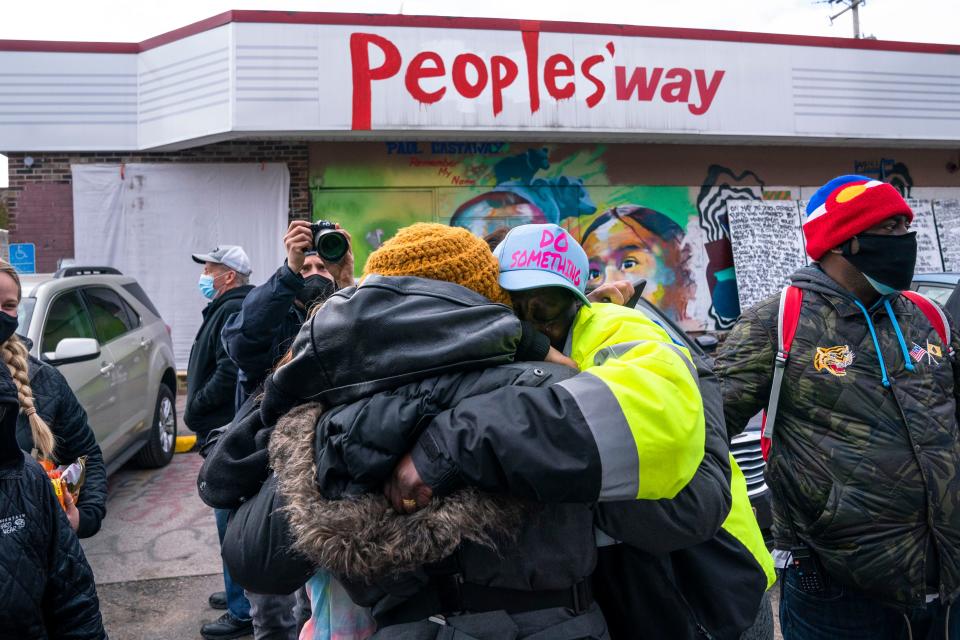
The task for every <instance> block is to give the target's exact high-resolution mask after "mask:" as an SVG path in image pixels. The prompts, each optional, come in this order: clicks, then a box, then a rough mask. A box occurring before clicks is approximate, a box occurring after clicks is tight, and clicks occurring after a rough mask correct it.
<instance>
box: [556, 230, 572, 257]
mask: <svg viewBox="0 0 960 640" xmlns="http://www.w3.org/2000/svg"><path fill="white" fill-rule="evenodd" d="M553 248H554V249H556V250H557V251H559V252H560V253H566V252H567V249H569V248H570V236H568V235H567V234H566V233H561V234H560V235H558V236H557V241H556V242H554V243H553Z"/></svg>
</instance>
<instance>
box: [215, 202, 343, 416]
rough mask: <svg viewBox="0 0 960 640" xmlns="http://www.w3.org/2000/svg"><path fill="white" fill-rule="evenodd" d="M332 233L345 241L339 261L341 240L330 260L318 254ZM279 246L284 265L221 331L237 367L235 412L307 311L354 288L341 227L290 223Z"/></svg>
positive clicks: (246, 301)
mask: <svg viewBox="0 0 960 640" xmlns="http://www.w3.org/2000/svg"><path fill="white" fill-rule="evenodd" d="M331 233H334V234H340V236H341V237H342V238H344V239H345V240H346V253H344V254H342V256H340V257H339V258H336V254H337V253H338V251H337V249H338V248H339V247H338V246H337V245H338V244H340V245H341V247H342V244H343V243H342V242H340V243H337V242H333V243H329V244H330V248H331V249H332V250H333V252H332V253H330V252H327V251H324V252H325V253H327V256H328V258H324V257H322V256H320V255H319V254H318V253H317V251H316V244H317V242H316V241H320V243H321V245H323V243H324V240H325V239H327V238H328V237H329V236H330V234H331ZM315 237H316V241H315ZM321 238H322V239H323V240H321ZM283 244H284V246H285V247H286V249H287V260H286V263H285V264H284V265H283V266H281V267H280V268H279V269H278V270H277V272H276V273H275V274H273V276H271V278H270V279H269V280H267V282H265V283H264V284H262V285H260V286H259V287H256V288H255V289H254V290H253V291H251V292H250V293H249V295H248V296H247V297H246V299H245V300H244V301H243V306H242V307H241V310H240V312H239V313H237V314H234V315H233V316H232V317H231V318H230V319H229V320H228V321H227V324H226V325H225V326H224V328H223V334H222V339H223V344H224V346H225V347H226V349H227V354H228V355H229V356H230V359H231V360H233V362H234V363H236V365H237V367H239V369H240V384H239V385H238V388H237V408H239V407H240V405H241V404H243V401H244V400H245V399H246V398H247V396H248V395H250V394H251V393H252V392H253V391H254V390H255V389H256V388H257V387H258V386H259V385H260V383H261V382H263V379H264V378H265V377H266V375H267V373H268V372H269V371H270V370H272V369H273V368H274V366H275V365H276V362H277V360H279V359H280V357H281V356H282V355H283V354H284V353H285V352H286V350H287V349H288V348H289V347H290V344H291V343H292V342H293V339H294V338H295V337H296V335H297V332H298V331H300V326H301V325H302V324H303V323H304V321H305V320H306V319H307V314H308V312H309V311H310V308H311V307H312V306H314V305H315V304H319V303H322V302H323V301H324V300H326V299H327V298H328V297H329V296H330V295H331V294H332V293H333V292H334V291H337V290H338V289H343V288H345V287H350V286H353V284H354V282H353V250H352V248H351V247H350V234H348V233H347V232H346V231H345V230H343V229H341V228H340V225H339V224H336V225H335V224H331V223H329V222H325V221H321V222H318V223H315V224H311V223H309V222H307V221H305V220H294V221H293V222H291V223H290V226H289V227H288V228H287V234H286V235H285V236H284V237H283ZM323 248H324V246H321V249H323ZM341 250H342V249H341ZM329 258H333V259H329Z"/></svg>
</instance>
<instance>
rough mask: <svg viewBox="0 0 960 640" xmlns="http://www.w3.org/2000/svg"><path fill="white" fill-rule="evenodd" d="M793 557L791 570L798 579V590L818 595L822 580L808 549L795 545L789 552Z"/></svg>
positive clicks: (821, 587) (821, 589)
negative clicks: (794, 571)
mask: <svg viewBox="0 0 960 640" xmlns="http://www.w3.org/2000/svg"><path fill="white" fill-rule="evenodd" d="M790 553H791V555H793V568H794V569H795V570H796V572H797V577H798V578H799V579H800V590H801V591H803V592H804V593H820V592H821V591H823V578H822V577H821V575H820V570H819V569H818V568H817V559H816V558H814V556H813V553H812V552H811V551H810V547H808V546H806V545H797V546H795V547H794V548H792V549H791V550H790Z"/></svg>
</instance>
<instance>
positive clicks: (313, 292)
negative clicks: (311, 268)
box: [297, 275, 337, 311]
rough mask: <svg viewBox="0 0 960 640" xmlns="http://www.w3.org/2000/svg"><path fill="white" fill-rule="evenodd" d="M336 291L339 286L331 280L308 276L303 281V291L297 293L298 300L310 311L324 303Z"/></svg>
mask: <svg viewBox="0 0 960 640" xmlns="http://www.w3.org/2000/svg"><path fill="white" fill-rule="evenodd" d="M336 290H337V285H335V284H334V283H333V280H331V279H330V278H326V277H324V276H318V275H312V276H308V277H306V278H304V279H303V289H301V290H300V291H299V292H298V293H297V300H299V301H300V303H301V304H303V306H304V308H305V309H307V311H309V310H310V308H311V307H312V306H313V305H315V304H319V303H321V302H323V301H324V300H326V299H327V298H329V297H330V296H332V295H333V294H334V292H335V291H336Z"/></svg>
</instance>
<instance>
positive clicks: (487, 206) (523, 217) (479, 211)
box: [450, 191, 547, 237]
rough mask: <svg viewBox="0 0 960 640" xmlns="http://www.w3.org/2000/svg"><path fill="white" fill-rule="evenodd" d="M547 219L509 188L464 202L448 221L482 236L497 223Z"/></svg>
mask: <svg viewBox="0 0 960 640" xmlns="http://www.w3.org/2000/svg"><path fill="white" fill-rule="evenodd" d="M543 222H547V217H546V216H545V215H544V213H543V210H542V209H540V207H538V206H537V205H535V204H533V203H532V202H530V201H528V200H527V199H526V198H524V197H522V196H520V195H518V194H516V193H513V192H512V191H490V192H488V193H484V194H482V195H479V196H477V197H475V198H471V199H470V200H467V201H466V202H464V203H463V204H462V205H460V207H459V208H458V209H457V210H456V212H454V214H453V218H451V220H450V224H451V225H453V226H456V227H464V228H465V229H468V230H470V232H471V233H473V234H474V235H477V236H480V237H483V236H485V235H487V234H489V233H492V232H494V231H496V230H497V229H498V228H500V227H511V228H512V227H517V226H520V225H522V224H540V223H543Z"/></svg>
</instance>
